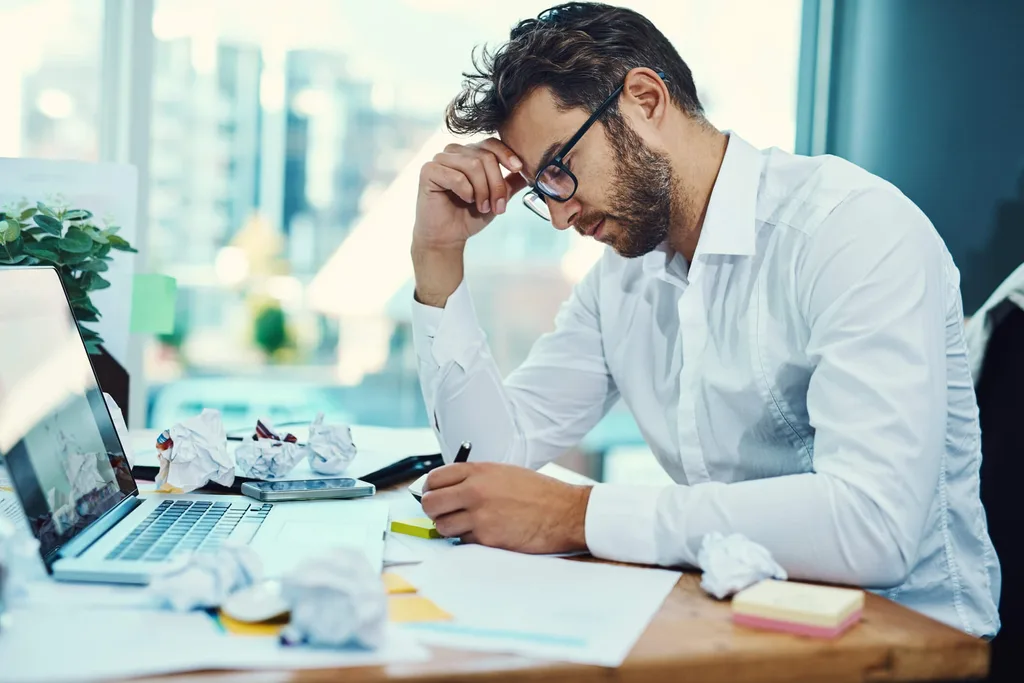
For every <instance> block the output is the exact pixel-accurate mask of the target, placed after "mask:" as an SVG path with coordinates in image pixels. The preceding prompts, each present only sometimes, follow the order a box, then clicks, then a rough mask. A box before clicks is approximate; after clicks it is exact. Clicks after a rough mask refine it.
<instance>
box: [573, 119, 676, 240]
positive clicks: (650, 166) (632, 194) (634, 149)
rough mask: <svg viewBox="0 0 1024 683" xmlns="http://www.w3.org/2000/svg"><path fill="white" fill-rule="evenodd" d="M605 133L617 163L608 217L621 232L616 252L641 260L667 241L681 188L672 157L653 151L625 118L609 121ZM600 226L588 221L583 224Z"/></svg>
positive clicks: (585, 218)
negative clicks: (673, 169)
mask: <svg viewBox="0 0 1024 683" xmlns="http://www.w3.org/2000/svg"><path fill="white" fill-rule="evenodd" d="M605 130H606V131H607V135H608V140H609V141H610V143H611V146H612V149H613V150H615V155H616V157H617V161H616V166H615V182H614V188H615V189H614V190H613V193H612V195H611V197H609V200H610V203H611V212H610V213H608V214H607V215H606V216H605V218H606V219H607V218H611V219H612V220H614V221H615V223H616V224H618V226H619V228H620V230H619V233H618V234H616V235H615V236H614V239H613V241H612V243H611V246H612V248H613V249H615V251H616V252H617V253H618V254H619V255H620V256H623V257H625V258H637V257H640V256H643V255H644V254H648V253H650V252H651V251H653V250H654V249H655V248H657V247H658V245H660V244H661V243H662V242H664V241H665V240H666V239H667V238H668V232H669V227H670V226H671V225H672V219H673V215H678V214H679V213H680V208H681V207H679V206H678V204H679V196H680V194H679V183H678V181H677V179H676V177H675V173H673V171H672V164H671V163H670V162H669V159H668V155H666V154H665V153H663V152H658V151H655V150H653V149H651V148H650V147H648V146H647V144H646V143H645V142H644V141H643V138H641V137H640V136H639V135H637V133H636V131H634V130H633V129H632V128H631V127H630V126H629V124H628V123H627V122H626V121H625V119H623V118H622V117H621V116H620V115H618V114H614V115H612V116H610V117H609V118H608V120H607V122H606V123H605ZM598 220H600V216H597V217H596V220H595V219H593V218H591V217H587V216H584V217H583V220H581V221H580V223H581V224H583V225H593V224H594V223H596V222H597V221H598Z"/></svg>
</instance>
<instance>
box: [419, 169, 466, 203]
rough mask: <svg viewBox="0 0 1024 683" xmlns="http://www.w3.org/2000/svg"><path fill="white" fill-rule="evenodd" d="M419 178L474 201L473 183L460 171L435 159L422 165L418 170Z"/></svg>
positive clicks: (462, 198) (464, 198)
mask: <svg viewBox="0 0 1024 683" xmlns="http://www.w3.org/2000/svg"><path fill="white" fill-rule="evenodd" d="M420 179H421V180H425V181H427V182H428V183H429V184H430V185H432V186H433V187H434V188H436V189H438V190H441V191H444V192H454V193H455V195H456V196H457V197H458V198H459V199H461V200H462V201H464V202H466V203H467V204H472V203H473V202H474V196H473V184H472V183H471V182H469V178H467V177H466V176H465V175H463V173H462V172H461V171H457V170H455V169H454V168H449V167H448V166H445V165H443V164H439V163H438V162H436V161H430V162H428V163H426V164H424V165H423V169H422V170H421V171H420Z"/></svg>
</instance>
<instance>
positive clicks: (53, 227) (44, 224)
mask: <svg viewBox="0 0 1024 683" xmlns="http://www.w3.org/2000/svg"><path fill="white" fill-rule="evenodd" d="M32 220H34V221H35V223H36V225H38V226H39V227H40V228H42V229H43V230H45V231H46V232H48V233H50V234H51V235H53V236H55V237H60V233H61V232H63V230H64V225H63V224H62V223H61V222H60V221H59V220H57V219H56V218H54V217H53V216H47V215H46V214H44V213H39V214H36V215H35V216H33V217H32Z"/></svg>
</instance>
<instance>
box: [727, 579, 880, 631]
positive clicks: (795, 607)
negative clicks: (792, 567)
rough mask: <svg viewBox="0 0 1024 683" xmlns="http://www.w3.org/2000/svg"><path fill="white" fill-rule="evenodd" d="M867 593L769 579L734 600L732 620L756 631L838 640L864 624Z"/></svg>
mask: <svg viewBox="0 0 1024 683" xmlns="http://www.w3.org/2000/svg"><path fill="white" fill-rule="evenodd" d="M863 609H864V591H861V590H855V589H849V588H832V587H829V586H814V585H810V584H806V583H797V582H792V581H776V580H774V579H767V580H765V581H761V582H760V583H757V584H755V585H753V586H751V587H750V588H747V589H745V590H742V591H740V592H739V593H737V594H736V595H735V597H733V599H732V618H733V621H734V622H735V623H737V624H741V625H743V626H750V627H753V628H764V629H770V630H774V631H784V632H787V633H795V634H798V635H805V636H812V637H817V638H834V637H836V636H838V635H839V634H841V633H843V632H844V631H846V630H847V629H848V628H850V627H851V626H853V625H854V624H855V623H857V622H858V621H860V618H861V614H862V612H863Z"/></svg>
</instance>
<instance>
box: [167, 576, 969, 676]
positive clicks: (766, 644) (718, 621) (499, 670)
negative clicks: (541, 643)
mask: <svg viewBox="0 0 1024 683" xmlns="http://www.w3.org/2000/svg"><path fill="white" fill-rule="evenodd" d="M699 583H700V576H699V575H698V574H695V573H687V574H685V575H683V576H682V577H681V578H680V580H679V582H678V583H677V584H676V587H675V588H674V589H672V592H671V593H670V594H669V596H668V598H667V599H666V600H665V603H664V604H663V605H662V607H661V610H660V611H659V612H658V613H657V615H655V617H654V619H653V621H652V622H651V623H650V624H649V625H648V627H647V630H646V631H645V632H644V634H643V635H642V636H641V637H640V640H639V641H638V642H637V644H636V646H635V647H634V648H633V650H632V652H631V653H630V655H629V657H627V658H626V661H625V662H624V663H623V664H622V666H621V667H619V668H618V669H604V668H600V667H595V666H585V665H580V664H564V663H558V662H545V661H538V660H530V659H526V658H524V657H520V656H517V655H504V654H492V653H485V652H460V651H455V650H441V649H437V648H432V652H433V653H434V657H433V659H432V660H430V661H428V662H420V663H408V664H394V665H391V666H385V667H365V668H355V669H345V670H344V671H340V670H319V671H300V672H244V673H242V672H239V673H221V674H214V673H210V674H206V673H203V674H191V675H188V676H187V679H188V680H187V683H197V682H198V681H217V683H225V682H226V681H235V680H237V681H242V680H244V681H246V682H250V683H251V682H253V681H258V682H259V683H271V682H273V683H278V682H280V683H284V682H286V681H288V682H302V683H314V682H316V683H321V682H324V683H326V682H327V681H337V680H341V679H344V680H345V681H346V682H348V681H417V682H418V683H425V682H428V681H431V682H432V681H437V682H441V681H467V680H480V681H524V682H525V681H530V682H536V681H630V682H637V683H639V682H644V683H646V682H648V681H649V682H651V683H656V682H661V681H668V680H686V681H695V682H698V681H699V682H702V683H703V682H708V683H716V682H719V681H721V682H723V683H724V682H726V681H728V682H729V683H746V682H747V681H759V682H761V681H767V682H771V681H800V682H803V681H806V682H808V683H811V682H814V683H823V682H826V681H834V682H840V681H842V682H846V681H927V680H942V681H952V680H960V679H969V678H981V677H984V676H985V675H986V673H987V672H988V662H989V645H988V643H987V642H986V641H983V640H979V639H977V638H973V637H971V636H968V635H966V634H964V633H961V632H960V631H957V630H955V629H952V628H950V627H948V626H945V625H943V624H940V623H938V622H935V621H932V620H931V619H928V618H926V617H924V616H921V615H920V614H917V613H916V612H913V611H911V610H909V609H907V608H905V607H902V606H900V605H897V604H896V603H893V602H890V601H888V600H885V599H884V598H880V597H878V596H877V595H874V594H870V593H869V594H868V596H867V602H866V604H865V607H864V620H863V621H862V622H861V623H860V624H858V625H857V626H855V627H854V628H853V629H852V630H850V631H849V632H847V633H846V634H844V635H843V636H841V637H840V638H838V639H836V640H834V641H822V640H814V639H809V638H800V637H797V636H790V635H785V634H776V633H768V632H764V631H754V630H751V629H746V628H742V627H739V626H734V625H733V624H732V623H731V621H730V611H729V603H728V602H718V601H716V600H714V599H712V598H710V597H708V596H707V595H706V594H705V593H704V592H703V591H702V590H701V589H700V586H699ZM183 678H185V677H183V676H175V677H168V678H166V679H159V680H167V681H171V680H173V681H175V683H182V679H183ZM147 680H155V679H147Z"/></svg>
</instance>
